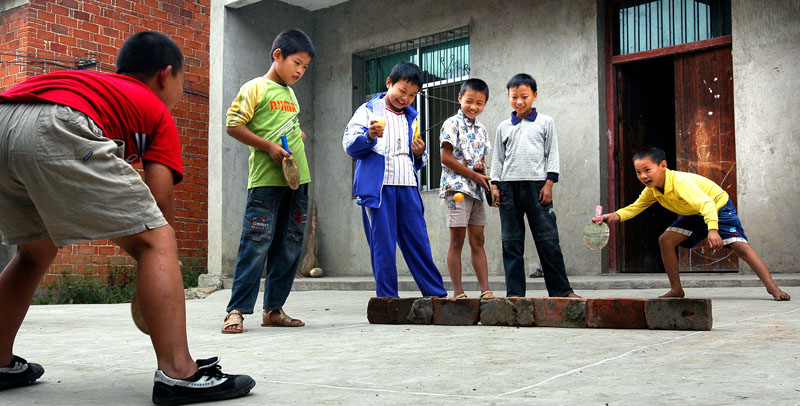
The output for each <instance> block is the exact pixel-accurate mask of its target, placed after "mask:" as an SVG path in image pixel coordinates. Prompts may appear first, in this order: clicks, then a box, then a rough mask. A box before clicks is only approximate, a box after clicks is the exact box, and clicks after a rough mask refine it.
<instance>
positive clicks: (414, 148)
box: [411, 137, 425, 156]
mask: <svg viewBox="0 0 800 406" xmlns="http://www.w3.org/2000/svg"><path fill="white" fill-rule="evenodd" d="M411 152H413V153H414V156H422V153H423V152H425V141H422V137H417V138H415V139H414V141H413V142H411Z"/></svg>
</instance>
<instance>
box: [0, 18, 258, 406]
mask: <svg viewBox="0 0 800 406" xmlns="http://www.w3.org/2000/svg"><path fill="white" fill-rule="evenodd" d="M182 93H183V55H182V54H181V51H180V49H179V48H178V46H177V45H176V44H175V42H173V41H172V40H171V39H170V38H169V37H167V36H166V35H164V34H161V33H158V32H153V31H147V32H140V33H137V34H135V35H133V36H132V37H130V38H129V39H128V40H127V41H125V43H124V44H123V45H122V48H121V49H120V52H119V55H118V56H117V74H103V73H97V72H84V71H63V72H55V73H50V74H46V75H41V76H37V77H34V78H31V79H29V80H27V81H25V82H23V83H21V84H19V85H17V86H15V87H13V88H11V89H10V90H9V91H7V92H6V93H3V94H2V95H0V213H2V215H0V233H2V236H3V243H5V244H11V245H17V246H18V249H17V253H16V255H15V256H14V258H13V259H12V260H11V262H10V263H9V264H8V266H6V268H5V269H4V270H3V272H2V273H0V309H2V312H3V317H0V390H3V389H7V388H10V387H15V386H20V385H25V384H29V383H31V382H33V381H35V380H36V379H38V378H39V377H40V376H41V375H42V374H43V373H44V369H43V368H42V366H41V365H39V364H35V363H28V362H27V361H25V360H24V359H22V358H20V357H18V356H15V355H13V344H14V339H15V337H16V334H17V331H18V330H19V328H20V325H21V324H22V321H23V319H24V318H25V314H26V313H27V310H28V307H29V306H30V302H31V299H32V298H33V294H34V292H35V290H36V287H37V286H38V284H39V282H40V281H41V279H42V277H43V276H44V275H45V273H46V272H47V269H48V268H49V267H50V264H51V263H52V262H53V260H54V258H55V256H56V253H57V251H58V247H60V246H63V245H67V244H73V243H76V242H79V241H87V240H102V239H111V240H112V241H114V243H116V244H117V245H119V246H120V247H122V248H123V249H124V250H125V251H126V252H127V253H129V254H130V255H131V256H132V257H133V258H135V259H136V261H137V262H138V272H137V286H136V296H137V298H138V302H139V307H140V309H141V313H142V316H143V317H144V320H145V322H146V324H147V327H148V328H149V330H150V335H151V339H152V342H153V347H154V348H155V352H156V358H157V360H158V370H157V371H156V375H155V383H154V387H153V402H154V403H169V404H184V403H191V402H198V401H207V400H220V399H228V398H232V397H237V396H241V395H243V394H246V393H248V392H249V391H250V389H251V388H252V387H253V386H254V385H255V381H253V379H252V378H250V377H249V376H246V375H227V374H224V373H222V371H221V370H220V368H219V365H218V359H217V358H210V359H205V360H198V361H197V362H195V361H193V360H192V357H191V355H190V354H189V348H188V343H187V339H186V313H185V305H184V298H183V282H182V278H181V273H180V268H179V264H178V255H177V245H176V242H175V232H174V231H173V228H172V227H171V226H170V223H172V221H173V219H174V216H175V206H174V191H173V185H174V184H176V183H178V182H180V180H181V178H182V177H183V169H182V162H181V150H180V142H179V140H178V131H177V128H176V127H175V122H174V120H173V119H172V116H171V115H170V113H169V109H170V108H172V107H174V106H175V105H176V104H177V102H178V100H179V99H180V97H181V95H182ZM139 160H141V161H142V162H143V166H144V179H142V178H141V176H139V174H138V173H137V172H136V170H135V169H134V168H133V167H131V166H130V165H129V163H134V162H136V161H139ZM197 382H200V383H202V384H200V385H198V384H196V383H197Z"/></svg>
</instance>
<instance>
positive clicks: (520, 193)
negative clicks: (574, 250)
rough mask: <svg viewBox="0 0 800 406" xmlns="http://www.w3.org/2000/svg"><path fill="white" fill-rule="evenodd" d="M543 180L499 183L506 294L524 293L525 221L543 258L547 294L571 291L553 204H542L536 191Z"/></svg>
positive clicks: (558, 295) (560, 295)
mask: <svg viewBox="0 0 800 406" xmlns="http://www.w3.org/2000/svg"><path fill="white" fill-rule="evenodd" d="M543 186H544V182H543V181H516V182H500V184H499V185H498V188H499V189H500V230H501V234H502V239H503V268H505V273H506V296H509V297H512V296H520V297H524V296H525V259H524V258H523V256H524V254H525V222H524V220H523V218H524V217H525V216H527V217H528V224H529V225H530V228H531V234H533V241H534V242H535V243H536V252H537V253H539V260H540V261H542V272H543V273H544V283H545V285H546V286H547V293H548V294H549V295H550V296H553V297H563V296H567V295H569V294H570V293H572V288H571V287H570V285H569V279H567V272H566V270H565V269H564V255H563V254H562V253H561V245H560V244H559V241H558V226H557V225H556V213H555V212H554V211H553V203H552V202H551V203H550V204H548V205H546V206H542V204H541V203H540V202H539V191H540V190H542V187H543Z"/></svg>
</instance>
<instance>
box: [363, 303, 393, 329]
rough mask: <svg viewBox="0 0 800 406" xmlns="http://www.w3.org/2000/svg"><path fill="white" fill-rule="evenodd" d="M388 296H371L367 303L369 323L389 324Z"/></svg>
mask: <svg viewBox="0 0 800 406" xmlns="http://www.w3.org/2000/svg"><path fill="white" fill-rule="evenodd" d="M389 299H391V298H389V297H373V298H370V299H369V303H368V304H367V320H369V322H370V323H371V324H389Z"/></svg>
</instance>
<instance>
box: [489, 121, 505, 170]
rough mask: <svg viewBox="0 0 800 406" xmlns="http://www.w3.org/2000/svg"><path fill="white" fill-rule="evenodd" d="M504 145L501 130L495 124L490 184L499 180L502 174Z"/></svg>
mask: <svg viewBox="0 0 800 406" xmlns="http://www.w3.org/2000/svg"><path fill="white" fill-rule="evenodd" d="M505 147H506V146H505V145H504V144H503V131H502V130H500V126H497V133H496V134H495V137H494V151H493V152H492V170H491V176H492V184H494V183H495V182H499V181H500V176H501V175H502V174H503V161H505V158H506V148H505Z"/></svg>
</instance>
